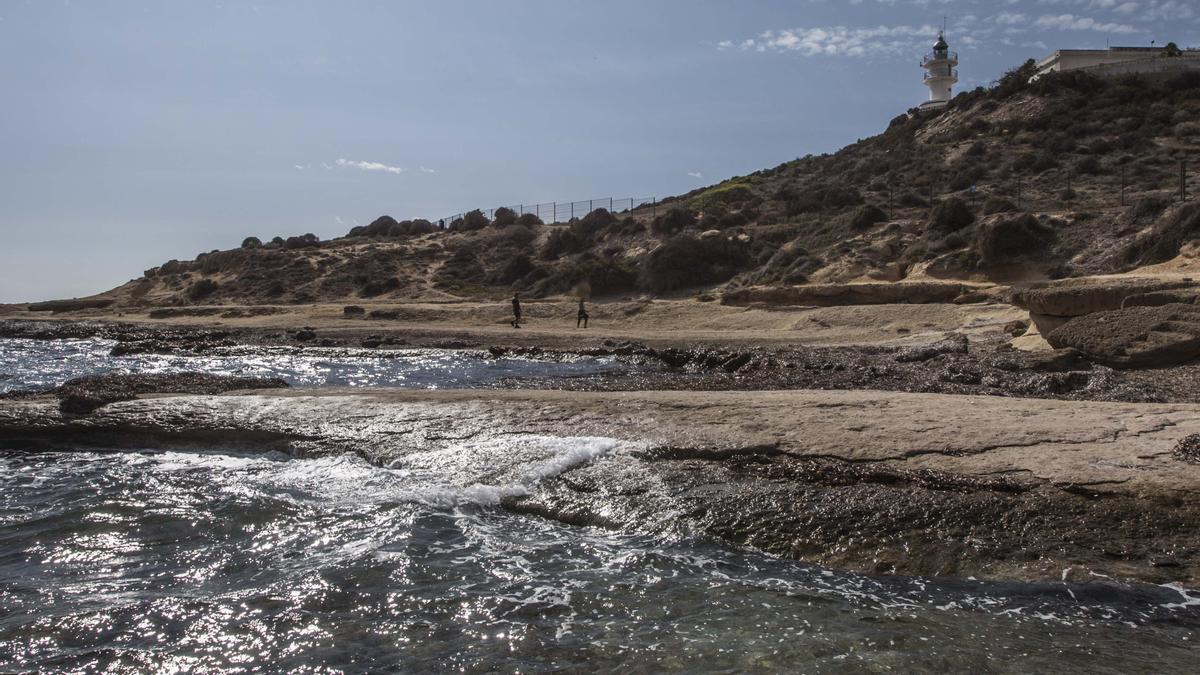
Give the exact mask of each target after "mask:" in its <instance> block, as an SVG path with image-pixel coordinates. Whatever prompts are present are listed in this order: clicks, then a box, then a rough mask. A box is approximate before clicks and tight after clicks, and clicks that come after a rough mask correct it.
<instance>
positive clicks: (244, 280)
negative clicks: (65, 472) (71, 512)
mask: <svg viewBox="0 0 1200 675" xmlns="http://www.w3.org/2000/svg"><path fill="white" fill-rule="evenodd" d="M1030 73H1031V71H1030V70H1029V66H1028V65H1027V66H1025V67H1023V68H1020V69H1016V70H1014V71H1013V72H1011V73H1009V74H1007V75H1006V76H1005V77H1003V78H1002V79H1001V80H1000V81H999V82H998V84H997V85H996V86H995V87H993V88H991V89H977V90H975V91H971V92H965V93H963V94H960V95H959V96H957V97H956V98H955V99H954V100H953V102H952V103H951V105H950V106H949V107H948V108H947V109H946V110H944V111H942V112H940V113H935V114H922V115H916V114H911V113H910V114H906V115H900V116H898V117H897V118H896V119H895V120H893V122H892V123H891V125H890V126H889V128H888V129H887V130H886V131H884V132H883V133H881V134H880V135H878V136H875V137H872V138H868V139H864V140H860V141H858V142H856V143H854V144H852V145H849V146H847V147H846V148H844V149H842V150H841V151H839V152H837V153H835V154H832V155H822V156H808V157H804V158H801V159H797V160H794V161H790V162H786V163H784V164H781V165H779V166H777V167H774V168H771V169H765V170H762V171H758V172H755V173H753V174H750V175H748V176H739V177H735V178H731V179H729V180H726V181H723V182H721V183H719V184H717V185H714V186H711V187H708V188H704V189H701V190H696V191H693V192H690V193H688V194H685V195H681V196H678V197H674V198H670V199H667V200H663V201H662V202H660V203H658V204H655V205H654V206H645V207H639V208H638V209H636V210H634V211H632V212H623V213H619V214H610V213H608V212H606V211H597V212H593V213H592V214H589V215H588V216H586V217H584V218H581V219H578V220H573V221H572V222H570V223H558V224H545V223H541V222H540V221H538V220H537V219H536V218H533V217H530V216H524V217H517V216H518V214H512V213H499V214H498V215H497V217H496V218H495V221H494V222H492V221H489V219H488V218H486V217H484V216H483V215H482V214H480V213H478V212H475V213H473V214H468V217H466V218H464V219H460V220H458V221H455V222H454V223H451V224H449V225H450V227H449V228H448V229H447V230H440V229H438V228H437V227H435V226H434V225H433V224H431V223H429V222H428V221H423V220H415V221H408V220H405V221H396V220H394V219H392V218H390V217H386V216H385V217H382V218H380V219H378V220H377V221H375V222H374V223H372V224H371V225H369V226H366V227H358V228H355V229H354V230H353V231H351V232H350V233H348V234H347V235H346V236H344V237H340V238H337V239H334V240H331V241H318V240H317V239H316V237H313V236H312V235H305V236H302V237H290V238H287V239H283V238H279V237H277V238H275V239H274V240H271V241H267V242H265V243H264V242H261V241H259V240H258V239H256V238H254V237H251V238H248V239H247V240H246V242H245V243H244V244H243V245H242V246H241V247H239V248H236V249H232V250H227V251H212V252H210V253H204V254H201V255H199V256H197V257H196V258H195V259H194V260H190V261H176V260H173V261H170V262H168V263H166V264H164V265H161V266H159V267H156V268H154V269H150V270H147V271H146V272H145V273H144V274H143V276H141V277H139V278H137V279H134V280H132V281H130V282H129V283H128V284H126V285H124V286H121V287H120V288H117V289H114V290H112V291H109V292H107V293H105V294H102V296H101V298H102V299H104V300H111V301H113V304H114V305H115V306H116V307H137V306H141V307H155V306H186V305H205V304H225V305H228V304H274V305H278V304H288V303H313V302H317V303H321V302H334V303H340V302H346V303H353V302H356V301H359V300H362V299H371V300H376V301H388V302H391V301H402V300H413V299H421V300H426V301H430V300H432V301H438V300H447V301H452V300H456V299H461V298H473V299H482V298H495V297H500V296H502V295H504V294H507V293H510V292H511V291H512V290H514V289H517V290H521V291H523V292H525V293H526V294H527V295H529V296H533V297H546V296H555V295H562V294H573V293H580V294H587V295H591V296H600V297H604V296H617V297H620V296H632V295H641V294H647V293H648V294H656V295H663V294H671V293H678V292H682V291H688V290H693V289H711V288H714V287H722V289H724V290H729V289H738V288H745V287H750V286H781V285H796V284H806V283H847V282H856V281H868V280H874V281H881V282H894V281H912V280H928V279H930V278H935V279H955V280H974V281H984V282H986V281H1002V282H1007V281H1013V280H1019V281H1020V280H1038V279H1047V278H1063V277H1074V276H1083V275H1095V274H1111V273H1119V272H1125V271H1129V270H1132V269H1136V268H1139V267H1142V266H1150V265H1157V266H1160V267H1161V266H1162V265H1164V264H1169V265H1174V267H1172V269H1176V268H1178V269H1183V268H1186V267H1187V265H1186V264H1184V265H1183V267H1182V268H1181V267H1180V265H1179V264H1178V263H1177V260H1178V258H1179V255H1180V252H1181V250H1183V252H1184V253H1186V254H1189V255H1190V254H1191V252H1192V250H1193V247H1192V246H1191V245H1190V244H1189V242H1191V240H1192V239H1193V238H1196V236H1197V234H1196V232H1197V230H1198V229H1200V206H1198V205H1197V204H1196V203H1194V202H1193V203H1184V204H1179V203H1177V199H1178V191H1179V181H1180V168H1181V166H1180V162H1181V160H1184V159H1186V158H1187V157H1188V156H1189V155H1195V153H1196V151H1197V150H1200V122H1198V121H1197V120H1200V77H1197V76H1195V75H1191V76H1177V77H1174V78H1172V79H1166V78H1157V79H1154V78H1151V79H1143V78H1137V77H1127V78H1122V79H1112V80H1103V79H1097V78H1094V77H1091V76H1088V75H1081V74H1076V73H1066V74H1060V75H1053V76H1049V77H1045V78H1042V79H1040V80H1038V81H1036V82H1033V83H1029V81H1028V80H1029V75H1030ZM1197 169H1200V167H1196V168H1193V169H1188V168H1186V167H1185V171H1186V172H1187V173H1188V174H1189V175H1190V177H1191V178H1190V179H1191V180H1192V181H1193V183H1194V187H1193V190H1198V191H1200V170H1197ZM1172 261H1176V262H1172ZM1185 262H1186V261H1185Z"/></svg>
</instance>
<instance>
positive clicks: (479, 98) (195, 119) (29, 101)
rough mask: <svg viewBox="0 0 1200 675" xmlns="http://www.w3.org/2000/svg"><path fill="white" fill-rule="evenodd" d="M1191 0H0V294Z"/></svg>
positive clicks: (1123, 32) (324, 233) (538, 166)
mask: <svg viewBox="0 0 1200 675" xmlns="http://www.w3.org/2000/svg"><path fill="white" fill-rule="evenodd" d="M943 15H946V16H948V25H949V28H950V30H949V35H948V38H949V40H950V42H951V44H952V46H953V47H954V48H956V49H957V50H958V51H959V52H960V53H961V58H962V64H961V68H960V71H961V73H962V78H963V82H962V83H961V84H960V87H959V89H960V90H961V89H962V88H963V87H973V86H976V85H979V84H987V83H989V82H991V81H993V80H995V79H996V78H997V77H998V76H999V75H1000V74H1001V73H1003V71H1004V70H1006V69H1008V68H1011V67H1013V66H1015V65H1017V64H1019V63H1020V62H1022V61H1023V60H1024V59H1026V58H1030V57H1041V56H1044V55H1045V54H1046V53H1047V52H1048V51H1049V50H1051V49H1054V48H1060V47H1061V48H1067V47H1095V46H1100V47H1103V46H1104V44H1105V41H1106V40H1111V41H1112V44H1134V45H1140V44H1149V43H1150V41H1151V40H1158V41H1159V43H1160V44H1161V43H1163V42H1165V41H1167V40H1174V41H1176V42H1178V43H1179V44H1180V45H1181V46H1200V2H1197V1H1196V0H1188V1H1183V0H1130V1H1122V0H1020V1H1016V0H992V1H988V2H985V1H983V0H962V1H940V0H858V1H855V0H842V1H834V0H790V1H786V2H785V1H782V0H779V1H770V0H760V1H755V0H737V1H734V0H729V1H727V2H705V1H701V0H660V1H655V0H609V1H608V2H603V3H600V2H584V1H581V0H528V1H517V0H512V1H507V2H501V1H499V0H495V1H485V0H473V1H471V0H437V1H436V2H434V1H429V2H415V1H408V2H406V1H394V2H382V1H381V2H368V1H354V0H344V1H342V2H332V1H330V2H304V1H299V0H289V1H287V2H282V1H279V2H276V1H274V0H255V1H253V2H240V1H234V0H222V1H221V2H195V1H193V2H182V1H155V2H149V1H147V2H119V1H116V0H114V1H110V2H98V1H97V2H83V1H82V0H72V1H65V0H37V1H26V0H0V88H2V89H0V90H2V91H3V93H4V95H3V98H0V235H2V237H0V302H4V301H21V300H31V299H42V298H48V297H70V296H76V295H85V294H89V293H92V292H96V291H99V290H103V289H106V288H108V287H111V286H114V285H116V284H118V283H122V282H124V281H126V280H128V279H129V278H131V277H134V276H137V274H138V273H140V271H141V270H143V269H145V268H148V267H151V266H153V265H156V264H159V263H161V262H163V261H166V260H168V259H170V258H191V257H193V256H194V255H195V254H196V253H198V252H200V251H205V250H210V249H214V248H229V247H233V246H237V245H238V244H239V243H240V242H241V240H242V238H243V237H245V236H248V235H256V236H259V237H262V238H264V239H265V238H269V237H272V236H275V235H288V234H302V233H304V232H313V233H315V234H318V235H320V236H321V237H322V238H329V237H333V236H337V235H340V234H343V233H345V232H346V231H347V230H348V229H349V228H350V227H352V226H353V225H354V224H355V223H366V222H369V221H370V220H371V219H373V218H374V217H376V216H378V215H381V214H384V213H388V214H391V215H393V216H395V217H397V218H404V217H410V218H411V217H430V218H436V217H438V216H441V215H447V214H450V213H454V212H458V211H462V210H465V209H468V208H473V207H476V206H479V207H485V208H486V207H490V206H496V205H501V204H510V203H522V202H524V203H532V202H536V201H552V200H557V201H568V200H572V199H588V198H592V197H605V196H610V195H616V196H639V197H640V196H664V195H670V194H677V193H680V192H684V191H687V190H690V189H693V188H695V187H699V186H702V185H707V184H709V183H712V182H715V181H718V180H720V179H722V178H725V177H728V176H731V175H737V174H742V173H746V172H749V171H754V170H756V169H759V168H763V167H768V166H774V165H776V164H778V163H780V162H783V161H786V160H788V159H793V158H795V157H799V156H803V155H805V154H808V153H820V152H828V151H832V150H836V149H837V148H839V147H841V146H843V145H845V144H847V143H850V142H853V141H854V140H856V139H858V138H862V137H866V136H870V135H873V134H875V133H878V132H879V131H880V130H882V129H883V128H884V126H885V125H886V124H887V122H888V120H890V119H891V118H892V117H894V116H895V115H897V114H898V113H900V112H902V111H903V110H905V109H907V108H909V107H911V106H913V105H915V104H917V103H919V102H920V101H922V100H924V97H925V94H926V92H925V90H924V88H923V87H922V85H921V73H920V69H919V68H918V67H917V61H918V59H919V58H920V55H921V54H922V52H924V51H926V50H927V49H928V46H929V44H930V43H931V42H932V39H933V37H934V33H935V31H936V27H937V26H938V25H940V24H941V21H942V17H943Z"/></svg>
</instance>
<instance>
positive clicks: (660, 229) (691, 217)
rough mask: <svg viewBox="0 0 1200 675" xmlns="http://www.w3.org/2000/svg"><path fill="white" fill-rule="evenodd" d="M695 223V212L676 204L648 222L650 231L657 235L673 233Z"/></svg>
mask: <svg viewBox="0 0 1200 675" xmlns="http://www.w3.org/2000/svg"><path fill="white" fill-rule="evenodd" d="M695 224H696V212H695V211H692V210H691V209H684V208H680V207H678V206H676V207H672V208H671V209H670V210H668V211H667V212H666V213H664V214H662V215H660V216H658V217H657V218H655V219H654V221H653V222H651V224H650V231H651V232H653V233H654V234H657V235H669V234H675V233H677V232H679V231H681V230H685V229H687V228H689V227H691V226H693V225H695Z"/></svg>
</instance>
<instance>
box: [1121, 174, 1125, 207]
mask: <svg viewBox="0 0 1200 675" xmlns="http://www.w3.org/2000/svg"><path fill="white" fill-rule="evenodd" d="M1121 206H1125V165H1124V164H1122V165H1121Z"/></svg>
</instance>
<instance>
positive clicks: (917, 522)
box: [0, 389, 1200, 587]
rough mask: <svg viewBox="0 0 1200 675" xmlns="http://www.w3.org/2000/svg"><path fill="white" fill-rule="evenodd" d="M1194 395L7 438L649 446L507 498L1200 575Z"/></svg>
mask: <svg viewBox="0 0 1200 675" xmlns="http://www.w3.org/2000/svg"><path fill="white" fill-rule="evenodd" d="M1196 433H1200V406H1197V405H1188V404H1125V403H1094V402H1075V401H1048V400H1036V399H1015V398H1000V397H987V396H983V397H962V396H948V395H939V394H904V393H887V392H871V391H854V392H849V391H757V392H685V391H672V392H666V391H647V392H564V391H547V390H519V391H518V390H488V391H474V390H457V391H454V390H445V391H427V390H371V391H362V390H326V389H322V390H277V391H259V392H240V393H234V394H227V395H209V396H187V395H185V396H173V395H150V396H143V397H141V398H139V399H136V400H129V401H123V402H118V403H112V404H109V405H107V406H104V407H102V408H100V409H98V410H96V411H95V412H94V413H92V414H90V415H86V416H72V415H66V414H64V413H62V412H61V411H60V410H59V409H58V407H57V405H56V402H55V401H53V400H51V399H48V398H45V397H42V398H36V397H34V398H26V399H21V400H7V401H2V402H0V440H2V441H3V442H4V445H5V446H6V447H10V448H12V447H23V444H24V447H28V445H29V444H30V443H36V444H38V445H40V446H44V447H54V446H55V445H56V444H63V443H71V444H75V443H85V444H87V445H89V446H91V447H105V448H109V449H115V448H121V447H125V448H130V449H135V448H144V447H148V446H149V447H162V446H164V445H165V446H166V447H180V448H186V447H209V448H211V447H214V446H216V447H230V448H243V449H250V448H253V449H255V450H257V451H263V450H286V451H287V452H289V453H291V454H292V455H293V456H296V457H313V456H320V455H325V454H331V453H342V452H354V453H357V454H359V455H361V456H363V457H365V458H366V459H368V460H369V461H371V462H372V463H375V464H378V465H381V466H389V465H391V464H393V463H395V462H397V461H401V462H402V461H403V458H404V457H405V456H406V454H408V453H412V452H421V451H427V450H430V449H435V450H436V449H442V450H445V449H453V448H459V447H462V445H463V444H464V443H476V442H481V441H488V440H497V439H505V438H512V437H515V436H520V435H545V436H559V437H562V436H598V437H607V438H615V439H620V440H622V441H627V442H631V443H637V444H641V445H642V449H640V450H636V451H631V452H625V453H621V454H619V455H614V456H610V457H606V458H604V459H602V460H599V461H594V462H590V463H584V464H581V465H578V466H574V467H572V468H570V469H568V470H567V471H565V472H563V473H561V474H558V475H556V476H554V477H552V478H547V479H545V480H544V481H542V482H541V483H539V484H538V485H537V489H536V490H534V491H532V492H531V493H530V494H528V495H526V496H520V497H508V498H505V499H504V500H503V501H502V503H501V505H502V506H503V507H504V508H507V509H509V510H512V511H514V512H518V513H526V514H532V515H537V516H540V517H546V518H551V519H554V520H558V521H560V522H564V523H568V524H574V525H586V526H599V527H606V528H612V529H618V530H627V531H646V532H651V533H657V534H672V533H674V534H679V533H684V532H694V533H700V534H703V535H704V536H707V537H712V538H714V539H716V540H718V541H722V542H725V543H727V544H731V545H735V546H750V547H753V548H755V549H759V550H762V551H765V552H768V553H772V554H775V555H781V556H783V557H787V558H792V559H797V560H802V561H806V562H811V563H816V564H821V565H825V566H830V567H837V568H842V569H848V570H853V571H859V572H866V573H870V574H888V575H892V574H899V575H920V576H957V577H966V576H975V577H978V578H982V579H995V580H1022V581H1050V580H1054V581H1059V580H1067V579H1068V578H1070V579H1071V580H1089V579H1092V578H1094V577H1099V576H1106V577H1110V578H1113V579H1119V580H1125V581H1142V582H1150V583H1182V584H1184V585H1188V586H1191V587H1195V586H1197V585H1200V550H1198V549H1197V548H1196V547H1195V544H1194V542H1195V541H1197V540H1200V465H1197V464H1190V463H1187V462H1184V461H1182V460H1181V459H1178V458H1176V457H1175V455H1174V454H1173V453H1172V449H1173V448H1174V447H1175V446H1176V444H1178V443H1179V442H1180V441H1181V440H1182V439H1183V438H1185V437H1187V436H1189V435H1191V434H1196Z"/></svg>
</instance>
